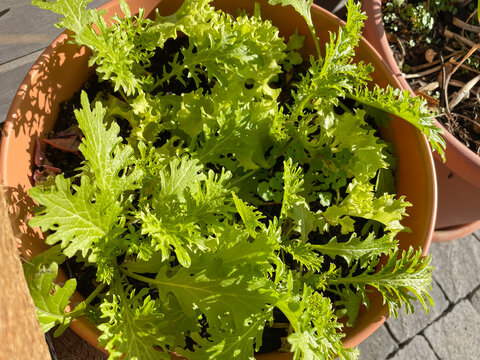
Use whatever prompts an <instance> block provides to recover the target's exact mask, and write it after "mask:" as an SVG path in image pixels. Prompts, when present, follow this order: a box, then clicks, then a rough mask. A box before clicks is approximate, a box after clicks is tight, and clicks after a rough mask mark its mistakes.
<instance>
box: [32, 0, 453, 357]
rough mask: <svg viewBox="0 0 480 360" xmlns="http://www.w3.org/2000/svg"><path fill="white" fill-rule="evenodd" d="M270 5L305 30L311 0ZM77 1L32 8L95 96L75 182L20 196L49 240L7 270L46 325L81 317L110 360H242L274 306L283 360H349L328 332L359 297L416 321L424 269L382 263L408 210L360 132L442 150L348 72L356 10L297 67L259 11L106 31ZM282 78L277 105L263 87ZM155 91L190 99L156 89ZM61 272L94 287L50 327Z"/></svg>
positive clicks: (86, 109)
mask: <svg viewBox="0 0 480 360" xmlns="http://www.w3.org/2000/svg"><path fill="white" fill-rule="evenodd" d="M269 2H270V3H271V4H281V5H283V6H287V5H291V6H293V7H294V8H295V9H296V10H297V11H298V12H299V13H300V14H301V15H302V16H303V18H304V19H305V21H306V22H307V24H308V26H309V27H310V29H311V31H312V33H313V35H315V33H314V27H313V23H312V19H311V14H310V7H311V5H312V0H309V1H304V0H283V1H279V0H270V1H269ZM88 3H89V1H88V0H57V1H51V2H44V1H40V0H35V1H34V4H36V5H38V6H39V7H41V8H45V9H49V10H51V11H54V12H56V13H58V14H60V15H62V16H64V18H62V19H61V21H60V22H59V23H58V26H59V27H66V28H69V29H70V30H72V31H73V32H74V33H75V36H74V37H73V41H74V42H75V43H77V44H78V45H86V46H88V47H89V48H90V49H91V50H92V53H93V55H92V58H91V60H90V64H91V65H96V72H97V75H98V77H99V78H100V79H101V80H103V81H108V82H110V83H111V85H112V87H113V88H114V91H113V92H112V93H106V94H105V93H104V94H99V96H97V97H96V98H95V99H89V98H88V96H87V95H86V93H82V95H81V107H80V108H79V109H77V110H76V111H75V116H76V119H77V121H78V126H79V127H80V129H81V131H82V132H83V136H84V137H83V140H82V143H81V145H80V146H79V151H80V152H81V154H82V155H83V158H84V160H83V162H82V164H81V166H80V169H79V170H80V172H79V174H78V175H76V176H74V177H72V178H66V177H64V175H62V174H60V175H57V176H56V177H55V178H54V179H50V180H48V181H47V182H45V183H40V184H38V185H37V186H36V187H34V188H33V189H31V191H30V195H31V196H32V197H33V199H34V200H35V201H37V202H38V204H40V208H39V210H38V211H37V214H36V216H35V217H34V218H33V219H32V220H31V222H30V225H31V226H32V227H40V228H41V229H42V231H50V233H49V234H48V236H47V238H46V242H47V244H50V245H53V246H52V248H51V249H50V250H48V251H47V252H45V253H43V254H42V255H40V256H38V257H36V258H34V259H32V260H31V261H30V262H28V263H26V264H25V274H26V278H27V280H28V283H29V288H30V291H31V294H32V297H33V299H34V301H35V304H36V307H37V314H38V316H39V319H40V321H41V323H42V327H43V329H44V330H45V331H47V330H49V329H51V328H53V327H54V326H57V325H59V328H58V329H57V331H56V333H57V334H58V333H61V332H62V331H63V330H64V329H65V328H66V326H68V325H69V323H70V322H71V321H72V320H73V319H74V318H76V317H79V316H81V315H87V316H89V317H90V318H91V319H92V321H95V323H96V324H97V325H98V328H99V329H100V331H101V335H100V338H99V340H100V345H102V346H105V348H106V349H107V350H108V351H109V352H110V357H111V358H126V359H142V360H143V359H158V358H165V359H168V358H169V355H168V352H169V351H176V352H178V353H180V354H182V355H183V356H185V357H187V358H188V359H191V360H194V359H201V360H205V359H253V356H254V351H255V350H258V349H259V348H260V346H261V344H262V334H263V331H264V328H265V326H267V325H268V324H271V323H272V322H273V321H275V320H276V319H274V317H273V314H274V310H275V311H279V312H280V313H282V314H283V316H284V317H286V318H287V319H288V322H289V324H290V328H291V331H290V333H289V334H288V336H287V341H288V343H289V345H290V351H291V352H293V354H294V358H295V359H333V358H334V357H335V356H339V357H340V359H353V358H356V356H357V351H356V350H355V349H345V348H343V346H342V342H341V340H342V338H343V337H344V333H343V332H342V331H341V330H342V324H341V323H340V322H339V319H340V318H343V317H346V318H347V324H346V325H347V326H354V325H355V322H356V319H357V316H358V312H359V309H360V308H361V307H362V306H367V307H368V306H369V298H368V295H369V293H370V292H371V290H372V289H373V288H375V289H377V290H378V291H379V292H380V293H381V294H382V295H383V299H384V302H385V303H387V304H388V307H389V309H390V313H391V314H392V315H396V314H397V311H398V308H401V307H404V308H405V310H406V311H407V312H411V311H413V304H412V301H414V299H417V300H418V301H419V302H420V303H421V304H422V306H423V307H424V308H425V309H426V310H427V309H428V306H429V305H431V304H432V299H431V297H430V295H429V293H428V291H429V289H430V284H431V273H432V267H431V265H430V258H429V257H427V258H423V257H422V256H421V252H420V251H419V250H418V249H412V248H410V249H409V250H407V251H403V252H402V251H400V250H399V246H398V241H397V240H396V235H397V234H398V233H399V232H401V231H407V230H408V229H406V228H405V227H404V226H403V225H402V224H401V220H402V218H403V216H404V215H405V210H406V208H407V207H408V206H410V204H409V203H408V201H407V200H408V199H405V198H404V197H403V196H400V197H396V195H395V194H394V192H393V190H394V186H393V185H392V184H393V171H394V168H395V159H394V157H393V155H392V152H391V147H390V146H389V145H388V144H387V143H385V142H384V141H383V140H381V139H380V138H379V137H378V135H377V131H376V124H378V123H380V122H382V121H383V119H384V118H385V114H386V113H391V114H394V115H397V116H400V117H402V118H404V119H405V120H406V121H409V122H410V123H412V124H413V125H415V126H416V127H417V128H419V129H420V130H421V131H422V132H423V133H424V134H426V136H427V137H428V138H429V140H430V142H431V144H432V146H433V147H434V148H435V149H436V150H437V151H439V152H441V153H442V154H443V147H444V142H443V139H442V138H441V136H440V134H439V130H438V128H437V127H436V126H435V125H434V124H433V121H432V116H431V113H430V112H429V111H428V110H427V109H426V107H425V106H424V103H423V102H422V101H421V100H419V99H418V98H413V97H411V96H410V95H409V94H408V92H402V91H399V90H394V89H392V88H387V89H380V88H378V87H374V88H373V89H370V88H369V87H368V81H369V80H370V73H371V71H372V67H371V66H370V65H368V64H364V63H355V62H353V60H352V57H353V55H354V49H355V47H356V46H357V45H358V42H359V39H360V32H361V27H362V22H363V20H364V14H362V13H361V12H360V5H359V4H356V3H354V2H353V1H349V2H348V5H347V8H348V19H347V23H346V26H344V27H342V28H341V29H340V30H339V32H338V34H332V35H331V39H330V42H329V43H328V44H327V46H326V47H325V49H324V50H322V49H321V48H320V46H319V44H318V42H317V44H316V45H317V46H316V48H317V53H316V58H315V57H313V56H312V57H310V58H309V59H302V58H301V57H300V55H299V53H298V49H299V48H300V47H301V46H302V43H303V39H302V38H301V37H299V36H298V35H295V34H292V35H291V37H290V39H289V40H288V41H286V42H285V41H284V39H282V38H280V37H279V35H278V29H276V28H275V27H274V26H273V25H272V24H271V23H270V22H269V21H264V20H262V18H261V13H260V11H259V9H258V8H257V9H256V12H255V14H254V15H253V16H246V15H244V14H240V15H239V16H238V17H233V16H231V15H227V14H225V13H223V12H221V11H217V10H215V9H214V8H213V7H211V6H210V4H209V3H210V1H209V0H186V1H185V2H184V3H183V5H182V6H181V7H180V9H179V10H178V11H177V12H176V13H175V14H173V15H171V16H168V17H163V16H161V15H160V14H158V13H157V14H156V17H155V19H154V20H149V19H145V18H144V14H143V12H142V11H140V13H139V16H137V17H134V16H131V13H130V9H129V8H128V6H127V4H126V3H125V2H124V1H121V6H122V10H123V13H124V15H125V18H124V19H121V18H120V17H115V18H114V21H113V22H111V23H107V22H106V21H105V20H104V19H103V18H102V13H101V12H97V11H95V10H87V9H86V5H87V4H88ZM179 33H182V34H183V35H184V36H185V37H186V38H187V39H188V42H187V43H186V44H185V45H184V46H182V47H181V48H180V50H179V52H178V53H176V54H174V55H172V56H171V58H169V61H168V64H167V65H165V66H164V67H163V69H161V70H160V71H159V72H157V73H155V72H153V71H152V70H151V64H152V59H153V57H154V55H155V51H156V50H158V49H161V48H163V47H164V46H165V45H166V44H167V42H168V43H171V42H172V41H176V39H177V36H178V34H179ZM119 49H120V50H121V51H119ZM302 69H303V70H302ZM295 71H298V73H297V74H296V75H297V76H296V77H295V80H294V82H293V84H291V85H290V86H289V87H288V88H286V90H287V99H288V101H285V102H282V101H280V99H281V98H282V96H285V93H282V91H283V92H285V89H282V88H281V86H280V87H279V86H278V84H279V79H281V78H282V77H283V78H290V77H291V75H292V72H295ZM287 75H288V76H287ZM173 82H177V83H180V84H182V85H186V84H187V83H189V84H194V86H193V88H192V89H190V90H189V91H184V92H181V91H180V92H178V93H175V92H173V91H170V88H169V85H170V84H171V83H173ZM119 120H122V123H128V127H129V130H130V131H129V132H127V134H128V135H126V136H125V137H123V138H122V137H121V136H120V135H119V133H120V126H119V125H118V122H119ZM160 140H161V141H160ZM67 258H75V259H77V261H81V262H84V263H85V265H86V266H88V267H90V268H93V269H94V273H95V281H96V288H95V290H94V291H93V292H92V293H91V294H85V295H86V296H87V298H86V300H85V301H84V302H82V303H81V304H79V305H78V306H76V308H75V309H74V310H73V311H72V312H69V313H67V312H66V311H65V307H66V305H67V302H68V298H69V297H70V295H71V294H72V293H73V291H74V289H75V287H76V280H75V279H70V280H68V281H67V282H66V283H65V284H64V286H63V287H60V286H59V285H54V284H53V283H52V281H53V279H54V278H55V276H56V274H57V271H58V267H59V265H61V264H62V263H63V262H65V261H66V259H67ZM381 259H383V260H382V261H384V262H383V264H384V265H383V266H382V267H379V264H380V260H381ZM94 300H95V301H94ZM159 349H160V350H162V351H161V352H159V351H158V350H159Z"/></svg>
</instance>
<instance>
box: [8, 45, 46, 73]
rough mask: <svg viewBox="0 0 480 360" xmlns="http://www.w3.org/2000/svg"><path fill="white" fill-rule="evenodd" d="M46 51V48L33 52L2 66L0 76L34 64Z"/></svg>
mask: <svg viewBox="0 0 480 360" xmlns="http://www.w3.org/2000/svg"><path fill="white" fill-rule="evenodd" d="M44 51H45V47H42V48H40V49H37V50H35V51H31V52H29V53H28V54H25V55H22V56H20V57H18V58H15V59H13V60H10V61H7V62H4V63H2V64H0V75H1V74H4V73H6V72H8V71H11V70H13V69H16V68H18V67H20V66H22V65H25V64H28V63H30V62H34V61H35V60H36V59H37V58H38V57H39V56H40V55H41V54H42V53H43V52H44Z"/></svg>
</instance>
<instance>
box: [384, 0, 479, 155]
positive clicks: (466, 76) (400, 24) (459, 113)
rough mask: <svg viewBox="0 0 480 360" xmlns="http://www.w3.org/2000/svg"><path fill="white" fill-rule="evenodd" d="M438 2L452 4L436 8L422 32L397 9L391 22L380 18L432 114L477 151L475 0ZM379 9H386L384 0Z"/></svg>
mask: <svg viewBox="0 0 480 360" xmlns="http://www.w3.org/2000/svg"><path fill="white" fill-rule="evenodd" d="M406 3H411V4H414V5H415V6H417V4H418V3H423V4H427V7H428V6H432V7H433V6H435V5H434V4H433V2H427V1H413V0H412V1H407V2H405V3H404V5H403V6H406ZM428 3H430V5H429V4H428ZM443 3H449V4H450V6H454V7H455V10H452V9H449V10H448V11H439V12H438V14H437V15H436V16H435V17H434V20H435V21H434V25H433V29H432V30H431V31H429V32H428V33H427V34H420V33H415V31H414V30H412V29H413V28H414V24H412V22H411V21H412V20H411V18H407V17H405V16H401V15H400V14H398V16H397V18H396V20H395V21H394V25H391V24H385V27H386V30H387V37H388V40H389V42H390V47H391V49H392V52H393V54H394V57H395V60H396V61H397V64H399V68H400V69H401V70H402V71H403V72H404V73H405V74H406V76H405V77H406V80H407V82H408V83H409V85H410V86H411V87H412V89H413V90H414V91H415V92H416V94H418V95H420V96H423V97H424V98H425V99H426V100H427V102H428V104H429V106H430V107H431V108H432V109H434V110H436V111H437V112H438V114H439V115H438V116H437V120H438V121H439V122H440V123H441V124H442V125H443V126H444V127H445V129H446V130H447V131H449V132H450V133H451V134H453V135H454V136H455V137H456V138H457V139H458V140H460V141H461V142H462V143H463V144H465V146H467V147H468V148H469V149H470V150H472V151H473V152H474V153H476V154H479V155H480V77H479V74H480V51H478V48H479V47H478V46H477V43H478V42H479V41H478V38H479V34H480V27H479V24H478V19H477V15H476V12H475V6H476V4H477V2H476V1H462V2H453V1H443ZM383 11H384V14H385V2H383ZM393 27H395V28H394V29H393ZM410 42H412V44H413V46H411V45H409V43H410ZM477 77H478V78H477Z"/></svg>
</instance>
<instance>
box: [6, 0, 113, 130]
mask: <svg viewBox="0 0 480 360" xmlns="http://www.w3.org/2000/svg"><path fill="white" fill-rule="evenodd" d="M107 1H108V0H93V1H92V3H90V4H89V6H90V7H97V6H100V5H102V4H104V3H106V2H107ZM30 3H31V1H30V0H20V1H19V0H0V11H5V10H7V12H6V13H4V15H3V16H1V17H0V83H1V86H0V123H2V122H4V121H5V117H6V116H7V112H8V109H9V108H10V103H11V101H12V99H13V97H14V95H15V93H16V91H17V89H18V87H19V85H20V83H21V82H22V80H23V79H24V78H25V75H26V74H27V72H28V70H29V69H30V68H31V66H32V65H33V63H34V62H35V60H36V59H37V58H38V57H39V56H40V55H41V53H42V52H43V50H44V49H45V47H47V46H48V45H49V44H50V43H51V42H52V41H53V40H54V39H55V38H56V37H57V36H58V35H59V34H60V33H61V32H62V30H61V29H58V28H56V27H54V26H53V24H54V23H55V22H57V20H58V18H59V16H58V15H57V14H54V13H52V12H50V11H47V10H42V9H39V8H37V7H36V6H33V5H31V4H30Z"/></svg>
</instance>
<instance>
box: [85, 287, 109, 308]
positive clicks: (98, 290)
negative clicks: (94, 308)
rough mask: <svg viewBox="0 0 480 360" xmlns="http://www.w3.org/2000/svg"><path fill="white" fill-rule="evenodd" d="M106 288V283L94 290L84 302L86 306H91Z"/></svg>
mask: <svg viewBox="0 0 480 360" xmlns="http://www.w3.org/2000/svg"><path fill="white" fill-rule="evenodd" d="M104 287H105V284H104V283H102V284H100V285H98V286H97V287H96V288H95V290H93V291H92V293H91V294H90V295H88V297H87V298H86V299H85V300H84V301H83V302H84V303H85V305H88V304H90V303H91V302H92V300H93V299H95V298H96V297H97V295H98V294H99V293H100V292H101V291H102V290H103V288H104Z"/></svg>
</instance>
